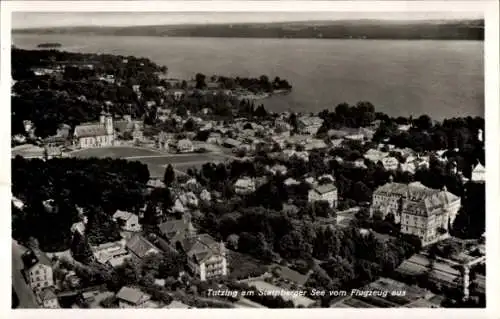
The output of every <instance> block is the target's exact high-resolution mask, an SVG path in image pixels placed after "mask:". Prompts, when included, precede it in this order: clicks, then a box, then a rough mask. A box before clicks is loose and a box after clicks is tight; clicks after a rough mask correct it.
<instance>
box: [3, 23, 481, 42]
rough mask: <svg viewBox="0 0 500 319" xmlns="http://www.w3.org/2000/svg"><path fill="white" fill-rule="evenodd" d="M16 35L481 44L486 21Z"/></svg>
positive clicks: (230, 26) (43, 31)
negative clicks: (447, 41)
mask: <svg viewBox="0 0 500 319" xmlns="http://www.w3.org/2000/svg"><path fill="white" fill-rule="evenodd" d="M12 34H39V35H87V36H92V35H93V36H154V37H190V38H249V39H252V38H255V39H344V40H345V39H353V40H354V39H360V40H479V41H484V21H483V20H470V21H428V22H407V23H387V22H383V21H326V22H323V23H320V24H318V23H312V22H294V23H264V24H262V23H248V24H207V25H157V26H128V27H55V28H29V29H14V30H12Z"/></svg>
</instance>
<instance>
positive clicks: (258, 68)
mask: <svg viewBox="0 0 500 319" xmlns="http://www.w3.org/2000/svg"><path fill="white" fill-rule="evenodd" d="M12 42H13V43H14V44H15V45H16V46H18V47H20V48H26V49H30V48H35V47H36V45H37V44H39V43H42V42H59V43H62V44H63V45H64V48H63V49H65V50H68V51H81V52H91V53H93V52H100V53H111V54H122V55H134V56H141V57H147V58H150V59H151V60H153V61H154V62H156V63H158V64H161V65H166V66H167V67H168V68H169V76H170V77H179V78H191V77H193V76H194V74H196V73H197V72H201V73H204V74H206V75H212V74H219V75H228V76H241V77H246V76H255V77H257V76H260V75H261V74H266V75H268V76H269V77H270V78H273V77H274V76H280V77H282V78H285V79H287V80H288V81H289V82H290V83H291V84H292V85H293V88H294V89H293V92H292V93H291V94H289V95H287V96H279V97H278V96H276V97H272V98H271V99H269V100H265V101H263V103H264V105H265V106H266V108H268V109H271V110H274V111H283V110H295V111H301V112H319V111H321V110H323V109H325V108H329V109H333V108H334V107H335V106H336V105H337V104H339V103H342V102H348V103H356V102H357V101H360V100H366V101H370V102H372V103H373V104H374V105H375V108H376V110H377V111H381V112H384V113H387V114H389V115H391V116H399V115H402V116H409V115H413V116H418V115H421V114H428V115H430V116H431V117H432V118H434V119H438V120H439V119H443V118H449V117H455V116H467V115H471V116H476V115H479V116H484V64H483V55H484V51H483V50H484V49H483V42H479V41H398V40H320V39H236V38H168V37H124V36H121V37H114V36H81V35H26V34H25V35H13V36H12Z"/></svg>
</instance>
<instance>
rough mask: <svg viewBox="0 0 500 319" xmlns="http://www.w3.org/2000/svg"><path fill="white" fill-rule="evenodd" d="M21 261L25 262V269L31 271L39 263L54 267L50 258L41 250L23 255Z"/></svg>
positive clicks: (30, 251) (29, 251)
mask: <svg viewBox="0 0 500 319" xmlns="http://www.w3.org/2000/svg"><path fill="white" fill-rule="evenodd" d="M21 259H22V260H23V264H24V269H30V268H31V267H33V266H35V265H36V264H38V263H41V264H43V265H47V266H52V263H51V262H50V259H49V257H47V255H45V253H43V252H42V251H40V250H28V251H26V252H25V253H24V254H23V255H22V257H21Z"/></svg>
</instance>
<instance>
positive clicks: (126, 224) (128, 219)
mask: <svg viewBox="0 0 500 319" xmlns="http://www.w3.org/2000/svg"><path fill="white" fill-rule="evenodd" d="M113 220H114V221H116V222H119V224H120V227H121V228H122V229H123V230H125V231H130V232H139V231H141V229H142V227H141V224H139V216H137V215H136V214H134V213H131V212H126V211H122V210H117V211H116V212H115V213H114V214H113Z"/></svg>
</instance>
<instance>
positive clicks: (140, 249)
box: [126, 234, 160, 260]
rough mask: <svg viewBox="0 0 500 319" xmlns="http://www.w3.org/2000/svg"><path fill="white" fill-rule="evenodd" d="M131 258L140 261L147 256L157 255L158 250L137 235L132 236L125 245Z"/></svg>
mask: <svg viewBox="0 0 500 319" xmlns="http://www.w3.org/2000/svg"><path fill="white" fill-rule="evenodd" d="M126 247H127V250H128V251H129V252H130V253H131V256H132V258H136V259H139V260H142V259H143V258H145V257H146V256H148V255H152V254H159V253H160V249H158V247H156V246H155V245H153V244H152V243H151V242H150V241H149V240H147V239H146V238H144V237H142V236H141V235H139V234H136V235H134V236H132V237H131V238H130V239H129V240H128V241H127V244H126Z"/></svg>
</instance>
